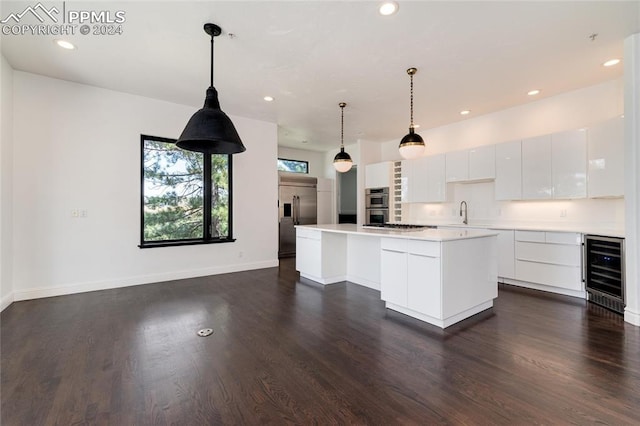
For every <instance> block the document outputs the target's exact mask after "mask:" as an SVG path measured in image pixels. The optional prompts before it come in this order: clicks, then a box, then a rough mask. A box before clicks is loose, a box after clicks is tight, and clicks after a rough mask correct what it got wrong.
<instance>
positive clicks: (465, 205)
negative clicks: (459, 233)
mask: <svg viewBox="0 0 640 426" xmlns="http://www.w3.org/2000/svg"><path fill="white" fill-rule="evenodd" d="M463 204H464V220H463V221H462V223H464V224H465V225H467V224H468V223H469V219H467V202H466V201H462V202H461V203H460V216H462V205H463Z"/></svg>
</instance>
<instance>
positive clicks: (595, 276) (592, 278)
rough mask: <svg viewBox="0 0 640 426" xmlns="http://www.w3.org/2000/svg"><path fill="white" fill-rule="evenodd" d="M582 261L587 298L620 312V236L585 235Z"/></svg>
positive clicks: (622, 299) (622, 281) (622, 298)
mask: <svg viewBox="0 0 640 426" xmlns="http://www.w3.org/2000/svg"><path fill="white" fill-rule="evenodd" d="M584 263H585V265H584V266H585V286H586V289H587V294H588V296H589V301H590V302H593V303H597V304H598V305H601V306H604V307H605V308H607V309H611V310H612V311H615V312H618V313H621V314H623V313H624V306H625V278H624V274H625V271H624V238H614V237H601V236H598V235H585V237H584Z"/></svg>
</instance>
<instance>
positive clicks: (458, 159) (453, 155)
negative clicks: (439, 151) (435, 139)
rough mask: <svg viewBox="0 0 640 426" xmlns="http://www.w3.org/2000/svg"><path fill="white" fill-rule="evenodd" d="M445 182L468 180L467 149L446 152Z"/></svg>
mask: <svg viewBox="0 0 640 426" xmlns="http://www.w3.org/2000/svg"><path fill="white" fill-rule="evenodd" d="M446 177H447V182H464V181H467V180H469V151H467V150H464V151H452V152H447V154H446Z"/></svg>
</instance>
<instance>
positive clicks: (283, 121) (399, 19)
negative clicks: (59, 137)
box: [0, 1, 640, 151]
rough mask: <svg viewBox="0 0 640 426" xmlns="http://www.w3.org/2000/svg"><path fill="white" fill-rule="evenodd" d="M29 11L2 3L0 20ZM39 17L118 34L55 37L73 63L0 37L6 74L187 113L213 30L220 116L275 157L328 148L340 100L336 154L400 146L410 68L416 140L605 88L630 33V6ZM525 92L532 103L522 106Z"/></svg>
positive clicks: (159, 5) (205, 5) (266, 7)
mask: <svg viewBox="0 0 640 426" xmlns="http://www.w3.org/2000/svg"><path fill="white" fill-rule="evenodd" d="M34 4H36V1H32V2H8V1H3V2H2V4H1V8H2V9H1V11H0V12H1V13H0V15H1V16H2V19H5V18H6V17H7V16H8V14H9V13H11V12H14V13H18V12H21V11H22V10H24V9H25V7H27V6H29V5H34ZM44 4H45V6H47V7H50V6H51V5H57V7H59V8H60V10H62V7H63V6H64V7H66V8H67V10H71V8H73V10H94V11H102V10H104V11H110V12H112V13H114V12H115V11H117V10H123V11H125V13H126V15H125V16H126V21H125V22H124V23H123V24H122V34H121V35H110V36H109V35H104V36H101V35H86V36H85V35H81V34H79V32H78V33H77V34H75V35H73V36H70V37H67V39H69V40H70V41H72V42H73V43H75V44H76V45H77V49H76V50H72V51H65V50H63V49H61V48H59V47H58V46H56V45H55V44H54V43H53V42H52V40H53V39H54V38H56V37H54V36H31V35H24V36H15V35H9V36H2V54H3V55H4V56H5V57H6V58H7V60H8V61H9V63H10V64H11V65H12V66H13V67H14V69H17V70H22V71H28V72H33V73H37V74H42V75H46V76H51V77H55V78H60V79H64V80H69V81H75V82H79V83H84V84H89V85H94V86H98V87H103V88H107V89H112V90H117V91H121V92H127V93H131V94H136V95H141V96H147V97H151V98H156V99H161V100H166V101H170V102H175V103H179V104H185V105H190V106H193V107H194V112H195V109H197V108H199V107H200V106H201V105H202V102H203V100H204V95H205V90H206V88H207V86H208V83H209V37H208V36H207V35H206V34H205V33H204V31H203V29H202V26H203V24H204V23H206V22H214V23H216V24H218V25H220V26H221V27H222V29H223V34H222V35H221V36H220V37H217V38H216V41H215V86H216V88H217V89H218V91H219V93H220V102H221V105H222V109H223V110H224V111H225V112H226V113H227V114H231V115H238V116H244V117H249V118H255V119H259V120H265V121H270V122H276V123H277V124H278V129H279V130H278V137H279V144H280V145H282V146H289V147H295V148H301V149H311V150H319V151H326V150H329V149H335V148H337V147H338V146H339V143H340V108H339V106H338V103H339V102H342V101H344V102H346V103H347V107H346V108H345V144H350V143H354V142H355V141H356V140H358V139H362V140H366V141H374V142H381V141H389V140H394V139H399V138H401V137H402V136H403V135H404V134H405V133H407V131H408V126H409V77H408V76H407V74H406V69H407V68H409V67H416V68H418V73H417V74H416V76H415V78H414V84H415V120H414V121H415V122H416V123H417V124H419V125H420V126H421V127H420V129H427V128H432V127H437V126H441V125H445V124H448V123H452V122H456V121H459V120H463V119H466V118H471V117H474V116H478V115H481V114H486V113H489V112H493V111H497V110H501V109H505V108H509V107H512V106H516V105H520V104H523V103H526V102H532V101H534V100H536V99H540V98H542V97H546V96H552V95H556V94H558V93H561V92H566V91H570V90H574V89H578V88H581V87H586V86H589V85H593V84H597V83H599V82H603V81H607V80H611V79H614V78H618V77H620V76H621V75H622V72H623V65H622V64H619V65H617V66H614V67H609V68H605V67H603V66H602V63H603V62H604V61H606V60H608V59H611V58H622V54H623V40H624V39H625V38H626V37H627V36H629V35H630V34H633V33H636V32H639V31H640V1H631V2H622V1H604V2H594V1H587V2H577V1H570V2H549V1H532V2H521V1H512V2H482V1H471V2H456V1H446V2H445V1H443V2H432V1H399V4H400V9H399V11H398V13H396V14H395V15H392V16H388V17H385V16H381V15H380V14H379V13H378V11H377V6H378V5H379V2H377V1H339V2H338V1H280V2H276V1H254V2H245V1H208V2H203V1H196V2H190V1H141V2H111V1H99V2H75V1H74V2H69V1H68V2H66V4H64V5H63V4H62V2H61V1H59V2H44ZM28 18H29V17H28V16H27V17H25V18H24V19H25V20H26V19H28ZM230 34H233V36H230ZM592 34H597V36H596V37H595V39H594V40H592V39H591V38H590V37H589V36H590V35H592ZM531 89H540V90H541V93H540V94H539V95H538V96H536V97H535V98H534V97H531V96H527V92H528V91H529V90H531ZM265 95H271V96H273V97H274V98H275V101H273V102H265V101H264V100H263V97H264V96H265ZM464 109H469V110H471V114H469V115H468V116H466V117H463V116H461V115H460V114H459V112H460V111H461V110H464ZM420 129H419V130H418V132H419V131H420ZM180 131H182V129H176V133H175V134H174V135H166V136H167V137H177V136H178V135H179V132H180Z"/></svg>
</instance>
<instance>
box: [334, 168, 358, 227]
mask: <svg viewBox="0 0 640 426" xmlns="http://www.w3.org/2000/svg"><path fill="white" fill-rule="evenodd" d="M337 181H338V223H358V203H357V198H358V169H357V166H353V167H351V170H349V171H348V172H345V173H338V177H337Z"/></svg>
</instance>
